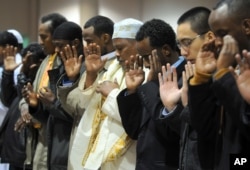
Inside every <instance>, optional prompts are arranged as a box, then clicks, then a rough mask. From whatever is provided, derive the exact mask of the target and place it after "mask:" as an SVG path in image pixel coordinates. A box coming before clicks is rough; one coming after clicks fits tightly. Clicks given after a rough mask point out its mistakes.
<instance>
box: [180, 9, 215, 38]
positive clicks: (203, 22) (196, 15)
mask: <svg viewBox="0 0 250 170" xmlns="http://www.w3.org/2000/svg"><path fill="white" fill-rule="evenodd" d="M210 13H211V10H210V9H208V8H206V7H201V6H200V7H194V8H191V9H190V10H188V11H186V12H185V13H184V14H182V15H181V16H180V17H179V19H178V21H177V24H178V25H180V24H183V23H185V22H189V23H190V25H191V29H192V30H193V31H194V32H196V33H197V34H199V35H202V34H205V33H207V32H208V31H210V27H209V24H208V18H209V15H210Z"/></svg>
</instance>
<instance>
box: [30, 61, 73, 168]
mask: <svg viewBox="0 0 250 170" xmlns="http://www.w3.org/2000/svg"><path fill="white" fill-rule="evenodd" d="M63 73H64V68H63V65H61V66H59V67H58V68H55V69H52V70H49V71H48V74H49V87H50V89H51V90H52V92H53V93H54V94H55V95H56V96H57V91H56V83H57V81H58V80H59V78H60V75H62V74H63ZM29 111H30V113H31V114H32V115H33V116H34V117H35V118H36V119H37V120H39V121H41V122H43V123H45V124H47V125H46V126H47V136H46V137H47V142H48V158H47V161H48V169H49V170H67V163H68V151H69V141H70V136H71V129H72V125H73V119H72V117H71V116H70V115H69V114H68V113H67V112H66V111H64V109H63V108H62V107H61V104H60V103H59V101H58V100H57V99H56V100H55V101H54V103H53V106H50V107H47V106H44V105H42V104H41V103H40V104H39V106H38V108H36V109H34V108H32V107H30V108H29Z"/></svg>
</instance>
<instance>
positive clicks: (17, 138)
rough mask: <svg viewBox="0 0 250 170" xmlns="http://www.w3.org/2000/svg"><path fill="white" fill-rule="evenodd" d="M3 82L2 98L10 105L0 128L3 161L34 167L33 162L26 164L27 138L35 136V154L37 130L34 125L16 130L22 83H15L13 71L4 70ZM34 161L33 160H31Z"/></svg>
mask: <svg viewBox="0 0 250 170" xmlns="http://www.w3.org/2000/svg"><path fill="white" fill-rule="evenodd" d="M2 76H3V80H4V81H2V82H1V88H2V89H3V90H2V91H1V100H2V102H3V103H4V104H5V105H6V106H8V107H9V110H8V112H7V114H6V117H5V119H4V121H3V123H2V125H1V128H0V136H1V162H3V163H10V166H11V167H12V168H13V167H16V168H23V167H26V169H32V164H28V165H27V164H25V159H26V142H27V141H26V139H27V136H33V137H32V139H33V141H32V145H31V147H32V148H33V149H32V151H33V155H34V152H35V147H36V138H37V130H36V129H34V128H33V127H32V126H26V127H25V128H24V129H23V130H21V131H20V132H17V131H14V126H15V123H16V122H17V120H18V118H19V117H20V110H19V107H18V105H19V101H20V100H21V98H22V96H21V93H20V90H21V89H20V88H19V87H20V84H18V85H17V86H16V85H15V83H14V79H13V72H12V73H7V72H3V75H2ZM31 163H32V162H31Z"/></svg>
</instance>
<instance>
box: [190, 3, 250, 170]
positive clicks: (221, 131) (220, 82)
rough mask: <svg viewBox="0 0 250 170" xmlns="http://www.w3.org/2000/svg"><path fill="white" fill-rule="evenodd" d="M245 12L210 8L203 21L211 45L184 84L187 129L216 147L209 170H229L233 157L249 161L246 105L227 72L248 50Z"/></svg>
mask: <svg viewBox="0 0 250 170" xmlns="http://www.w3.org/2000/svg"><path fill="white" fill-rule="evenodd" d="M249 7H250V2H249V1H247V0H222V1H220V2H219V3H218V4H217V5H216V7H215V8H214V9H213V11H212V12H211V14H210V17H209V25H210V28H211V30H212V31H213V32H214V33H215V36H216V40H215V41H211V42H208V43H205V44H204V45H203V46H202V48H201V50H200V52H199V54H198V56H197V59H196V64H195V74H194V77H193V78H192V79H190V81H189V95H190V96H189V98H190V108H191V110H192V111H191V119H192V122H193V127H194V128H195V129H196V130H197V133H198V135H199V136H200V137H202V138H203V139H210V140H211V141H212V142H216V148H215V158H216V159H215V160H217V161H215V164H214V169H230V167H232V166H234V165H233V163H234V162H231V161H232V160H234V156H235V154H236V155H237V154H239V155H244V156H246V157H249V156H248V154H249V144H250V139H249V132H250V129H249V118H248V116H249V105H247V104H246V102H245V101H244V100H243V98H242V96H241V95H240V93H239V91H238V88H237V85H236V81H235V79H234V77H233V75H232V74H231V73H230V71H229V69H228V67H229V66H232V67H233V68H236V61H235V57H234V56H235V54H236V53H238V52H239V51H240V52H241V51H242V50H243V49H247V50H249V49H250V43H249V42H250V41H249V34H250V33H249V28H250V22H249V21H250V13H249V12H248V9H249ZM218 51H219V53H218ZM214 139H216V141H215V140H214ZM230 158H231V159H230ZM230 160H231V161H230ZM230 163H231V164H230ZM239 168H240V167H239Z"/></svg>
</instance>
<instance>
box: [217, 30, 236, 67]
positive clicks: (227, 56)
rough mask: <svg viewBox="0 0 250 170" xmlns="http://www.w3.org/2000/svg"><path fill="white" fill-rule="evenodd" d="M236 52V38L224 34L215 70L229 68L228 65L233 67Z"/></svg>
mask: <svg viewBox="0 0 250 170" xmlns="http://www.w3.org/2000/svg"><path fill="white" fill-rule="evenodd" d="M238 52H239V48H238V44H237V42H236V40H235V39H234V38H233V37H232V36H230V35H226V36H225V37H224V38H223V46H222V49H221V52H220V54H219V57H218V59H217V71H218V70H220V69H223V68H229V66H234V67H235V65H236V60H235V55H236V53H238Z"/></svg>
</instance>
